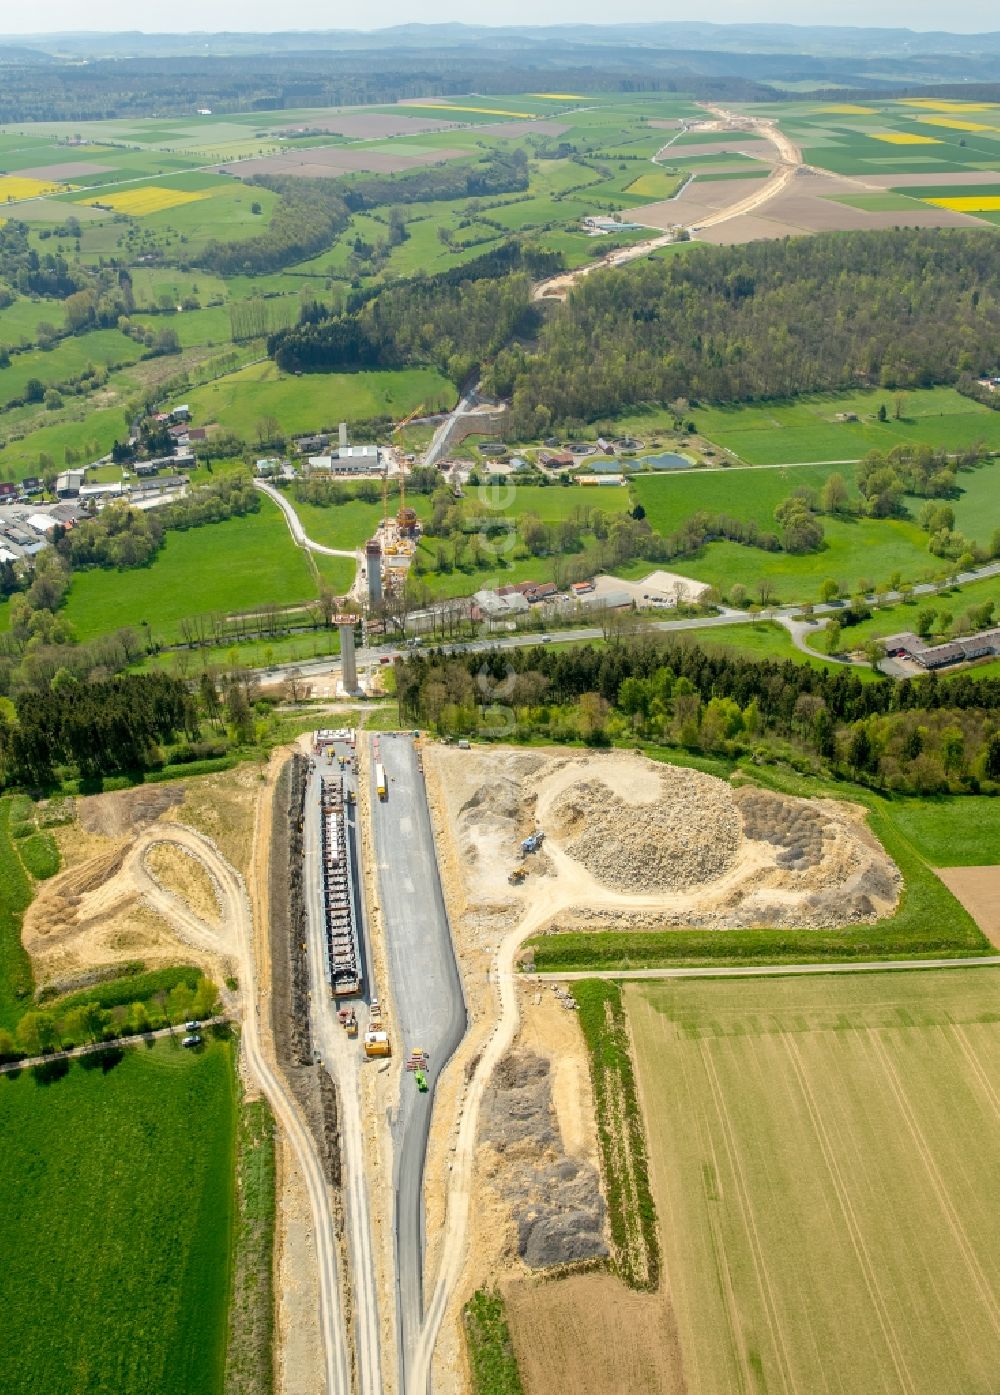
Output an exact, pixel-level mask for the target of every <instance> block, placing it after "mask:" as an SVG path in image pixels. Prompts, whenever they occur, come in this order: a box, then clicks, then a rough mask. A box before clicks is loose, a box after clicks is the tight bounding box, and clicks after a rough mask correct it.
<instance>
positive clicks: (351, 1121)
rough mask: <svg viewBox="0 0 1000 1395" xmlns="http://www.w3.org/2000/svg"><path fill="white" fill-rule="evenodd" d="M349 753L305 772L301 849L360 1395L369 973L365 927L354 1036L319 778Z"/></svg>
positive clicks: (374, 1324)
mask: <svg viewBox="0 0 1000 1395" xmlns="http://www.w3.org/2000/svg"><path fill="white" fill-rule="evenodd" d="M348 753H349V748H348V746H347V745H346V744H345V745H342V746H339V747H338V748H336V750H335V754H334V757H333V758H332V759H328V758H326V757H321V758H317V760H316V764H315V769H314V770H313V771H312V772H311V773H310V776H309V783H308V787H307V790H306V805H305V826H304V829H303V854H304V862H305V878H304V887H305V896H306V917H307V946H308V951H307V952H308V957H309V982H310V1009H311V1027H312V1036H313V1046H314V1049H315V1051H316V1052H317V1053H318V1055H319V1057H320V1059H321V1060H322V1061H323V1064H324V1065H325V1066H326V1068H327V1070H328V1071H329V1073H330V1076H331V1077H332V1079H333V1080H334V1082H335V1083H336V1086H337V1107H338V1109H339V1112H340V1148H341V1164H342V1195H343V1202H344V1212H345V1220H346V1226H345V1231H346V1236H347V1246H348V1254H349V1257H350V1272H351V1283H352V1291H353V1295H354V1303H353V1305H352V1307H353V1316H354V1347H355V1352H356V1355H357V1389H358V1392H359V1395H381V1391H382V1388H383V1382H382V1366H381V1344H380V1339H379V1331H380V1329H379V1306H378V1292H377V1287H376V1283H375V1256H374V1254H373V1252H372V1239H371V1211H370V1205H369V1200H368V1179H367V1172H366V1169H365V1159H364V1129H363V1123H362V1119H361V1091H360V1081H359V1072H360V1071H361V1070H362V1069H363V1066H364V1057H363V1047H362V1042H363V1040H364V1029H365V1026H366V1025H367V1011H366V1004H367V1001H368V997H369V996H370V993H371V988H370V985H369V983H368V977H367V974H366V973H365V970H366V968H367V956H366V955H365V952H364V945H365V937H364V933H363V930H362V933H361V940H362V964H361V967H362V973H363V975H364V977H363V979H362V989H363V1000H362V1001H352V1002H351V1004H350V1005H351V1006H352V1007H354V1008H355V1009H356V1011H357V1015H358V1020H359V1032H358V1036H357V1037H354V1038H352V1037H349V1036H348V1035H347V1033H346V1032H345V1031H344V1029H343V1027H341V1025H340V1023H339V1022H338V1020H337V1009H338V1007H339V1006H341V1004H340V1003H339V1002H337V1001H336V1000H335V999H334V998H333V997H332V996H331V994H330V988H329V967H328V962H327V951H326V928H325V922H324V913H323V864H322V849H321V810H320V794H321V778H322V775H323V774H324V772H325V773H327V774H329V775H335V774H337V773H339V766H338V763H337V759H336V756H337V755H340V754H348ZM344 783H345V797H346V790H347V788H349V787H352V786H353V787H354V788H355V789H356V780H355V778H354V776H353V775H348V774H345V777H344ZM348 807H350V806H348ZM347 836H348V852H349V856H350V858H351V862H352V872H353V881H354V902H355V916H356V917H360V915H361V913H362V909H363V897H362V896H361V894H360V886H359V880H358V875H357V874H358V862H357V841H356V827H355V824H354V819H353V810H352V811H351V817H350V819H349V821H348V826H347ZM356 923H357V924H358V925H359V927H363V924H364V922H363V920H361V919H357V921H356ZM345 1001H346V1000H345Z"/></svg>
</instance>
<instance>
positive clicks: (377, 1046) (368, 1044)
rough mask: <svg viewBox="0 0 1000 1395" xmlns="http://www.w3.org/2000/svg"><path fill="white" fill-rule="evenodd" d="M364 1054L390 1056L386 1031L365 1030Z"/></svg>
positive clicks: (390, 1049)
mask: <svg viewBox="0 0 1000 1395" xmlns="http://www.w3.org/2000/svg"><path fill="white" fill-rule="evenodd" d="M365 1055H366V1056H391V1055H392V1048H391V1047H390V1045H389V1033H388V1032H376V1031H367V1032H365Z"/></svg>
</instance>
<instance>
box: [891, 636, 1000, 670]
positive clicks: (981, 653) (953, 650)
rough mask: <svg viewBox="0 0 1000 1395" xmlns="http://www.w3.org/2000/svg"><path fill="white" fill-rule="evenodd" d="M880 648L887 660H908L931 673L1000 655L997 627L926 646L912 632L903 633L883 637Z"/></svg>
mask: <svg viewBox="0 0 1000 1395" xmlns="http://www.w3.org/2000/svg"><path fill="white" fill-rule="evenodd" d="M882 645H883V647H884V649H885V652H886V654H887V656H888V657H889V658H890V659H909V660H910V661H911V662H912V663H915V664H919V665H920V667H921V668H925V669H927V670H928V671H931V670H933V669H938V668H948V667H949V666H950V665H951V664H965V663H970V662H971V661H972V660H973V659H988V658H991V657H993V656H994V655H996V654H1000V628H998V629H992V630H981V631H980V632H979V633H978V634H974V635H961V636H958V637H957V638H955V639H950V640H948V641H947V642H946V643H944V644H928V643H927V641H926V640H923V639H921V638H920V636H919V635H915V634H914V633H913V632H912V630H903V631H902V632H901V633H899V634H896V635H887V636H886V637H885V639H883V640H882Z"/></svg>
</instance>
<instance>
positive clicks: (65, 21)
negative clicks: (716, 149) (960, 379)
mask: <svg viewBox="0 0 1000 1395" xmlns="http://www.w3.org/2000/svg"><path fill="white" fill-rule="evenodd" d="M612 13H613V19H612V18H611V15H612ZM494 17H496V16H495V14H494V15H483V14H481V13H477V12H476V11H475V10H474V9H472V10H470V7H469V5H468V3H467V0H420V3H417V0H380V3H379V4H378V5H375V6H372V7H370V8H369V7H367V6H366V7H365V8H364V11H363V13H361V14H359V12H358V10H357V8H355V7H353V6H352V7H348V6H339V5H331V4H330V3H329V0H291V3H290V4H288V5H282V6H278V7H275V5H274V3H273V0H146V3H145V4H143V5H142V6H141V7H138V8H137V7H136V5H135V3H134V0H88V3H87V4H86V6H84V5H81V4H80V0H43V4H41V5H24V6H20V5H17V6H15V5H3V6H0V33H3V34H38V33H42V32H44V33H56V32H59V31H65V30H123V29H131V30H136V29H142V30H145V31H146V32H147V33H174V34H176V33H183V32H187V31H212V30H220V29H231V30H243V31H247V30H265V31H267V30H275V29H350V28H357V29H374V28H384V27H386V26H388V25H392V24H408V23H413V22H417V21H420V22H423V23H434V22H439V21H465V22H466V23H473V24H482V23H486V22H488V20H489V18H494ZM668 19H672V20H678V19H698V20H707V21H709V22H714V23H718V24H728V23H751V22H757V23H761V22H763V23H784V24H796V23H799V24H801V23H803V22H806V23H808V24H839V25H858V26H862V27H864V26H872V25H875V26H880V27H894V26H899V27H901V28H909V29H943V30H948V31H951V32H952V33H960V34H962V33H964V34H969V33H977V32H981V31H984V30H996V29H1000V8H998V6H997V4H996V0H965V3H964V4H962V5H960V6H956V5H952V6H948V5H945V4H943V3H942V0H813V3H812V4H811V5H810V6H809V8H808V11H807V12H804V10H803V6H802V4H801V0H763V3H759V0H758V3H750V0H699V3H698V4H697V6H695V5H691V6H681V5H677V4H670V3H664V0H624V3H622V4H621V5H620V6H615V7H614V9H613V12H611V11H609V7H608V4H607V0H544V3H542V4H539V3H538V0H508V7H507V8H506V9H505V10H504V13H503V22H504V23H507V24H569V23H583V24H587V23H591V24H607V23H609V22H612V23H613V22H615V21H617V22H619V23H623V22H624V23H628V22H630V21H631V22H638V21H649V20H668Z"/></svg>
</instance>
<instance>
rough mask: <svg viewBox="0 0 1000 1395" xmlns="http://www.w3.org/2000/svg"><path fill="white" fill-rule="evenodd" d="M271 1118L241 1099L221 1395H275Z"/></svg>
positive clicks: (261, 1106)
mask: <svg viewBox="0 0 1000 1395" xmlns="http://www.w3.org/2000/svg"><path fill="white" fill-rule="evenodd" d="M274 1211H275V1170H274V1116H273V1115H272V1113H271V1110H270V1107H269V1105H268V1103H267V1101H266V1100H263V1099H259V1100H252V1101H246V1100H244V1101H243V1102H242V1104H241V1105H240V1110H239V1120H238V1124H237V1134H236V1231H235V1239H234V1244H233V1287H232V1294H231V1298H230V1305H229V1341H228V1344H227V1349H226V1379H225V1386H224V1395H272V1391H273V1390H274Z"/></svg>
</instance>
